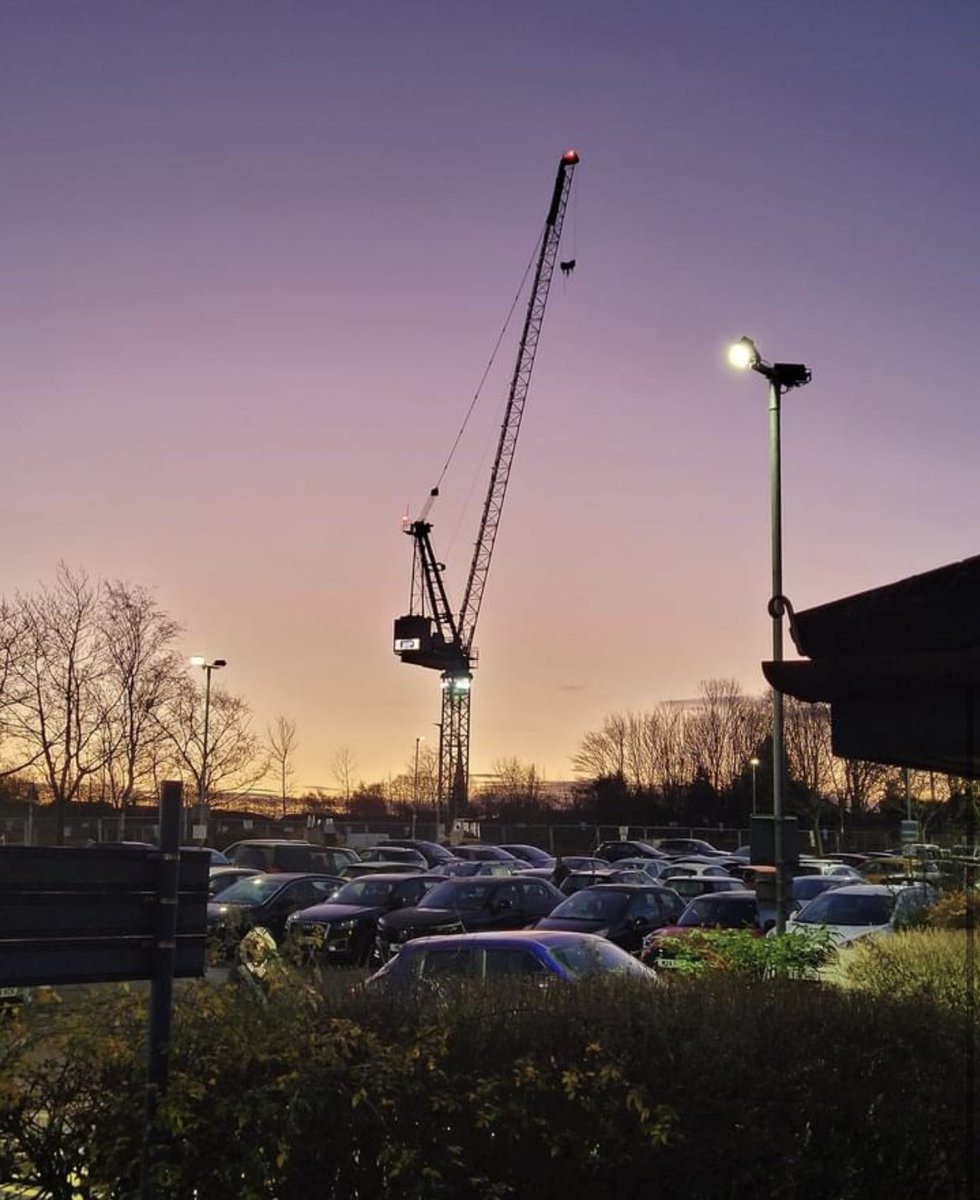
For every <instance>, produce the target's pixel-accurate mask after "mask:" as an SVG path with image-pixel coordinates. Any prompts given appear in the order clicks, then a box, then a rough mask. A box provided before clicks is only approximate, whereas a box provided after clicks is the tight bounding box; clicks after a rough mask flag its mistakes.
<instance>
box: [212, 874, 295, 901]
mask: <svg viewBox="0 0 980 1200" xmlns="http://www.w3.org/2000/svg"><path fill="white" fill-rule="evenodd" d="M281 887H282V880H281V879H280V878H279V877H278V876H277V875H265V874H262V875H250V876H248V878H246V879H239V880H238V882H237V883H233V884H232V885H231V887H230V888H226V889H225V890H224V891H223V892H222V893H221V895H220V896H219V897H218V903H219V904H244V905H253V904H264V903H265V901H266V900H268V898H269V897H270V896H272V895H274V894H275V893H276V892H278V891H279V889H280V888H281Z"/></svg>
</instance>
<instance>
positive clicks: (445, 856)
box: [384, 838, 455, 868]
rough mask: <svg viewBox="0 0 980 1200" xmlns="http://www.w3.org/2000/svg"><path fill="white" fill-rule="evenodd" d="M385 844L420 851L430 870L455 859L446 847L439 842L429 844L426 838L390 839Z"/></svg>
mask: <svg viewBox="0 0 980 1200" xmlns="http://www.w3.org/2000/svg"><path fill="white" fill-rule="evenodd" d="M384 844H385V845H386V846H408V847H409V849H411V850H418V852H419V854H421V855H422V857H423V858H424V859H425V861H426V862H427V863H428V864H429V867H430V868H431V867H437V866H438V865H439V864H440V863H444V862H449V860H450V859H451V858H454V857H455V856H454V854H453V852H452V851H451V850H447V849H446V847H445V846H440V845H439V843H438V842H427V841H426V840H425V839H424V838H388V840H387V841H386V842H385V843H384Z"/></svg>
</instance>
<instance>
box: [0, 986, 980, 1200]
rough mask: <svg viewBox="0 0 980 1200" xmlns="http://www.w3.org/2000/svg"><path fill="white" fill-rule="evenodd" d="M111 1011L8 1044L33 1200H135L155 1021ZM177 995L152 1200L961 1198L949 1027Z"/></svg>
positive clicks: (729, 1012) (807, 992) (497, 996)
mask: <svg viewBox="0 0 980 1200" xmlns="http://www.w3.org/2000/svg"><path fill="white" fill-rule="evenodd" d="M112 994H113V996H114V997H115V999H114V1000H113V1001H112V1003H109V1002H108V1001H107V999H106V993H105V991H104V990H103V991H101V992H100V993H99V995H98V997H97V999H96V1001H95V1002H93V1003H91V1004H88V1005H84V1004H79V1005H77V1006H74V1007H72V1008H71V1010H70V1011H68V1010H69V1006H68V1005H65V1006H64V1009H65V1011H64V1012H62V1013H61V1014H60V1015H59V1016H58V1017H57V1019H55V1020H49V1021H47V1022H46V1023H38V1022H37V1021H36V1020H35V1017H34V1015H33V1014H28V1015H27V1023H26V1024H24V1023H17V1025H16V1033H15V1032H14V1025H15V1023H11V1025H10V1026H9V1027H7V1028H5V1029H4V1030H0V1068H2V1075H0V1078H2V1084H0V1146H2V1147H5V1148H6V1153H7V1158H6V1159H5V1160H4V1161H3V1162H2V1163H0V1165H2V1166H3V1168H4V1169H5V1170H6V1171H7V1178H9V1179H18V1180H24V1181H27V1182H32V1183H35V1184H36V1185H37V1186H38V1187H39V1188H40V1191H39V1193H38V1195H39V1196H41V1197H56V1198H57V1200H69V1197H72V1198H73V1200H74V1198H75V1197H76V1196H81V1197H86V1196H91V1197H98V1198H99V1200H105V1198H106V1197H130V1196H134V1195H135V1194H137V1186H138V1178H139V1159H140V1146H141V1137H142V1104H143V1082H144V1078H143V1063H144V1053H145V1050H144V1046H143V1037H144V1020H145V1013H144V1011H143V1006H142V1004H141V1003H140V1001H139V999H138V998H137V997H136V996H135V995H134V994H133V993H131V992H129V991H126V990H124V989H119V990H118V992H113V993H112ZM176 997H177V1011H176V1013H175V1023H174V1040H173V1045H172V1048H171V1055H170V1089H169V1092H168V1095H167V1097H166V1100H165V1103H164V1104H163V1105H162V1107H161V1110H160V1118H161V1126H162V1129H161V1132H162V1133H163V1135H164V1137H165V1145H164V1153H163V1155H162V1158H161V1162H160V1165H159V1169H158V1177H157V1184H158V1188H157V1194H158V1195H159V1196H165V1197H167V1200H192V1197H206V1198H207V1200H312V1198H314V1197H323V1198H325V1200H333V1198H336V1200H386V1198H387V1197H398V1198H399V1200H440V1198H443V1197H446V1198H448V1197H453V1198H457V1197H458V1198H464V1200H466V1198H469V1197H473V1198H477V1197H479V1198H480V1200H483V1198H484V1197H491V1198H495V1197H501V1198H502V1197H534V1198H535V1200H538V1198H540V1197H541V1196H550V1195H559V1196H565V1197H570V1198H576V1197H580V1196H581V1197H588V1198H589V1200H621V1198H622V1197H623V1196H624V1195H629V1194H634V1193H635V1194H638V1195H643V1196H645V1197H650V1198H652V1200H656V1198H657V1197H677V1196H688V1195H689V1196H697V1197H698V1198H699V1200H722V1198H723V1197H724V1198H726V1200H729V1198H731V1197H742V1196H746V1197H757V1196H765V1197H766V1198H767V1200H809V1198H810V1197H813V1196H821V1197H824V1198H826V1200H851V1198H852V1197H858V1196H864V1195H869V1196H870V1195H889V1196H893V1195H894V1196H897V1195H902V1194H905V1193H906V1192H907V1188H908V1181H909V1180H910V1179H914V1181H915V1194H916V1196H917V1197H920V1198H923V1200H927V1198H931V1197H936V1198H938V1197H942V1198H943V1200H951V1198H959V1197H963V1198H964V1200H965V1197H966V1196H967V1164H966V1150H967V1147H968V1145H969V1140H968V1137H969V1130H968V1127H967V1117H966V1115H965V1114H966V1113H967V1112H968V1111H970V1105H969V1104H968V1103H967V1098H968V1097H967V1090H966V1089H967V1079H966V1075H965V1073H964V1070H963V1061H962V1051H963V1044H964V1032H963V1031H964V1022H963V1021H961V1020H960V1019H959V1018H958V1017H957V1015H956V1014H955V1013H949V1012H944V1011H942V1010H936V1012H935V1014H934V1015H932V1016H930V1019H929V1020H923V1019H922V1013H921V1006H919V1005H918V1004H911V1003H907V1002H903V1001H901V1000H897V1001H896V1000H895V999H893V998H881V999H880V998H878V997H877V996H869V995H865V994H864V993H862V992H860V991H853V992H847V991H839V990H837V989H831V988H825V987H823V986H822V985H820V984H814V983H803V982H798V981H795V980H786V979H772V980H766V981H756V980H753V979H751V978H749V977H742V976H738V975H733V974H730V973H726V972H706V973H705V974H704V975H703V976H700V977H681V978H677V979H673V978H671V979H669V980H668V981H667V982H666V983H659V984H657V983H652V984H644V983H642V982H641V983H640V984H639V985H637V984H631V983H630V981H627V980H615V979H614V980H611V981H597V982H596V983H595V984H585V985H581V986H579V985H576V986H561V985H558V986H554V987H549V988H540V987H531V988H528V987H519V986H516V985H515V986H513V987H505V988H500V989H498V988H494V989H488V990H480V989H463V990H460V991H456V992H453V993H449V994H445V995H442V996H440V997H437V998H433V999H431V1000H427V1001H425V1002H410V1001H408V1000H407V999H406V998H404V997H401V998H390V999H389V998H373V997H371V996H347V997H345V998H344V999H343V1000H341V1001H337V1002H329V1001H326V1000H324V998H323V997H322V995H320V994H318V993H317V991H316V990H315V989H314V988H312V987H311V986H310V983H309V980H308V979H307V978H305V977H297V976H291V975H290V974H289V973H288V972H283V974H282V975H281V976H279V977H277V979H276V981H275V984H274V986H271V987H270V988H269V990H268V992H267V993H266V994H263V993H261V992H259V991H257V990H252V991H245V990H243V989H237V988H234V987H231V986H223V987H215V986H213V985H210V984H206V983H203V982H202V983H197V982H187V983H184V984H179V985H178V986H177V989H176ZM924 1147H928V1148H929V1153H928V1154H925V1153H924V1149H923V1148H924ZM71 1172H74V1173H75V1176H76V1179H77V1178H81V1179H83V1180H84V1181H85V1183H84V1186H85V1187H87V1188H89V1189H90V1190H89V1191H87V1192H86V1191H85V1190H80V1186H81V1185H79V1184H78V1183H77V1182H76V1183H75V1184H74V1185H68V1184H67V1183H66V1182H65V1181H66V1180H67V1178H68V1176H69V1174H70V1173H71ZM59 1188H60V1190H59Z"/></svg>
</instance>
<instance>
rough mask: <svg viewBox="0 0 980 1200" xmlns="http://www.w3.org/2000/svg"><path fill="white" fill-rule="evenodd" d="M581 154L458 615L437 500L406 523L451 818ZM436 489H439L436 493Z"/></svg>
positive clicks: (417, 626) (418, 656)
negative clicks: (487, 601) (480, 635)
mask: <svg viewBox="0 0 980 1200" xmlns="http://www.w3.org/2000/svg"><path fill="white" fill-rule="evenodd" d="M578 161H579V156H578V154H577V153H576V152H575V151H574V150H569V151H567V152H566V153H565V154H563V155H562V157H561V161H560V162H559V164H558V174H557V176H556V178H555V186H554V190H553V192H552V196H551V203H550V205H549V206H548V215H547V218H546V220H545V227H544V232H543V234H542V237H541V246H540V249H539V252H538V257H537V262H536V266H535V272H534V280H533V283H532V285H531V294H530V297H529V299H528V305H527V312H526V314H525V318H524V325H523V329H522V331H521V339H520V344H519V347H518V352H517V362H516V364H515V367H514V373H513V376H512V378H511V383H510V390H509V392H508V395H507V406H506V409H505V411H504V419H503V423H502V425H501V428H500V437H499V439H498V442H497V452H496V455H495V457H494V462H493V468H492V470H491V473H490V484H489V487H488V489H487V494H486V499H485V500H484V504H483V514H482V517H481V520H480V529H479V533H478V534H477V539H476V544H475V547H474V551H473V558H472V561H471V563H470V569H469V574H468V576H467V580H466V589H465V591H464V594H463V603H462V606H461V608H460V611H459V616H458V618H457V617H454V616H453V612H452V608H451V606H450V603H449V599H448V595H447V593H446V589H445V584H444V582H443V578H442V576H443V571H444V570H445V567H444V565H443V564H442V563H440V562H439V561H438V560H437V559H436V556H435V552H434V551H433V548H432V541H431V538H430V536H429V535H430V533H431V531H432V525H431V523H430V522H429V521H427V520H426V519H425V518H426V516H427V514H428V509H429V505H428V504H427V505H426V508H425V509H424V510H423V514H422V516H421V517H420V519H418V520H416V521H412V522H411V523H408V524H407V525H406V528H405V532H406V533H407V534H409V535H410V536H411V537H412V538H413V539H414V552H413V559H412V593H411V601H410V610H409V613H408V615H407V616H404V617H398V618H397V619H396V620H395V641H394V649H395V653H396V654H398V655H399V657H400V658H401V660H402V662H408V663H413V664H415V665H417V666H423V667H428V668H430V669H432V670H438V671H441V672H442V680H441V683H442V720H441V721H440V723H439V776H438V784H437V788H438V795H437V797H436V799H437V806H442V811H443V812H445V813H446V816H447V819H448V820H449V822H450V823H451V822H452V820H453V818H454V817H455V816H456V814H457V813H458V812H460V811H461V810H462V809H464V808H465V806H466V802H467V798H468V785H469V756H470V693H471V685H472V680H473V669H474V667H475V666H476V657H477V656H476V653H475V651H474V649H473V637H474V635H475V632H476V625H477V621H478V619H479V616H480V608H481V605H482V603H483V593H484V590H485V589H486V583H487V576H488V574H489V571H490V562H491V559H492V557H493V549H494V545H495V543H496V539H497V529H498V527H499V524H500V516H501V512H502V510H503V504H504V498H505V496H506V493H507V485H508V483H509V481H510V471H511V467H512V465H513V461H514V453H515V450H516V449H517V438H518V434H519V433H520V428H521V420H522V418H523V415H524V406H525V402H526V400H527V394H528V389H529V386H530V382H531V373H532V371H533V369H534V359H535V354H536V353H537V348H538V339H539V337H540V335H541V327H542V325H543V323H544V313H545V307H546V305H547V302H548V294H549V291H550V289H551V280H552V276H553V275H554V271H555V263H556V261H557V258H558V246H559V243H560V241H561V232H562V226H563V224H564V220H565V210H566V208H567V205H568V197H569V192H570V189H571V184H572V176H573V175H574V173H575V166H576V164H577V163H578ZM573 265H574V263H571V264H565V263H563V264H562V267H563V269H565V268H566V267H569V268H570V267H571V266H573ZM435 494H436V493H435V490H434V491H433V496H434V495H435ZM430 504H431V498H430ZM437 821H438V809H437Z"/></svg>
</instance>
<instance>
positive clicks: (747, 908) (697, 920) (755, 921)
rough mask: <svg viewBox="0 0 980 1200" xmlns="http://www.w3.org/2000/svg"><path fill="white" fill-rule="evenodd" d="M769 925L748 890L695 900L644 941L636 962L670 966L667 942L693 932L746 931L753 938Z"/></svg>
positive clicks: (754, 896)
mask: <svg viewBox="0 0 980 1200" xmlns="http://www.w3.org/2000/svg"><path fill="white" fill-rule="evenodd" d="M772 924H773V921H772V920H771V919H770V918H768V917H767V916H766V915H765V914H764V912H763V910H762V909H760V907H759V901H758V898H757V897H756V894H755V892H750V891H748V889H746V890H737V891H733V892H715V893H714V894H711V895H704V896H695V898H694V899H693V900H692V901H691V902H690V903H689V904H688V906H687V907H686V908H685V909H684V911H683V912H682V913H681V915H680V917H679V918H678V920H677V923H676V924H674V925H668V926H665V927H664V928H663V929H657V930H655V931H654V932H653V933H650V934H648V935H647V937H645V938H644V940H643V949H642V952H641V954H640V958H641V960H642V961H643V962H645V963H647V964H648V965H650V966H658V967H662V966H673V965H675V964H674V961H673V959H674V955H673V949H672V947H671V944H670V940H669V939H671V938H683V937H687V936H688V935H689V934H690V933H691V932H692V931H693V930H696V929H749V930H751V932H752V933H753V934H754V935H755V936H756V937H762V935H763V934H764V933H765V931H766V930H767V929H768V928H770V927H771V926H772ZM664 939H667V941H666V943H665V942H664Z"/></svg>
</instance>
